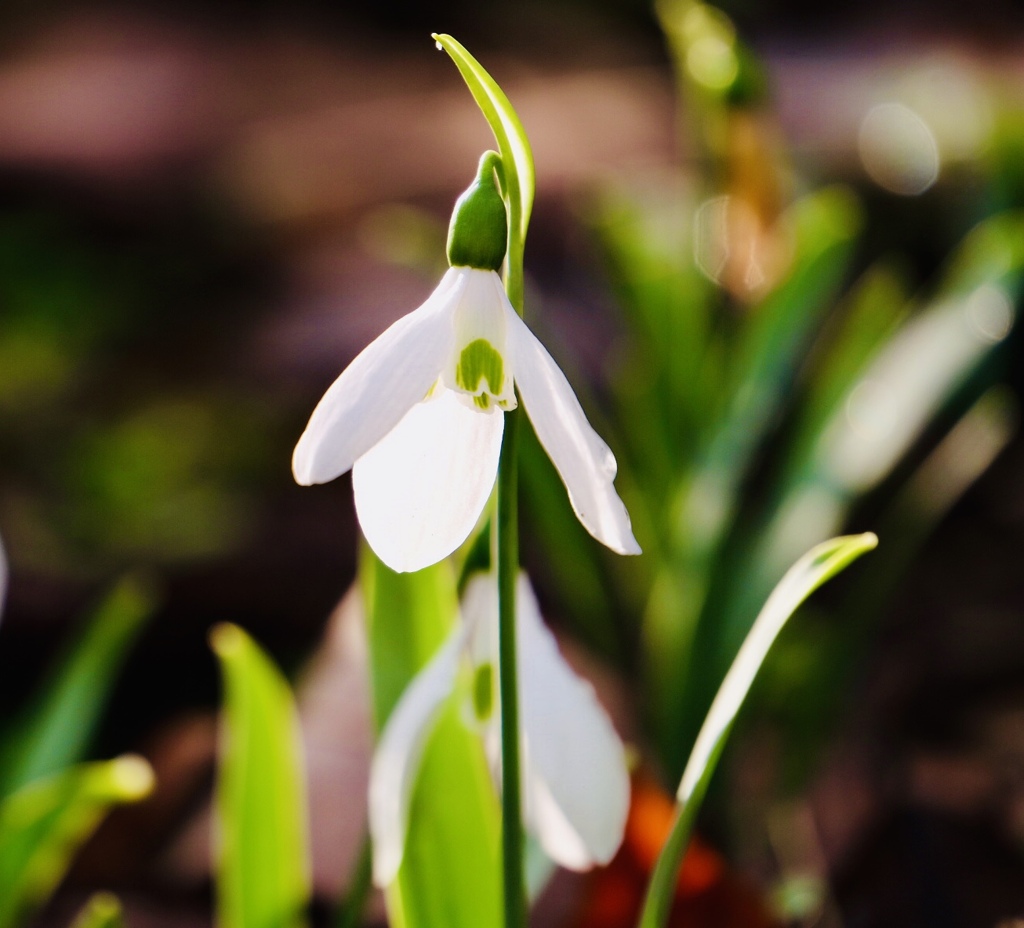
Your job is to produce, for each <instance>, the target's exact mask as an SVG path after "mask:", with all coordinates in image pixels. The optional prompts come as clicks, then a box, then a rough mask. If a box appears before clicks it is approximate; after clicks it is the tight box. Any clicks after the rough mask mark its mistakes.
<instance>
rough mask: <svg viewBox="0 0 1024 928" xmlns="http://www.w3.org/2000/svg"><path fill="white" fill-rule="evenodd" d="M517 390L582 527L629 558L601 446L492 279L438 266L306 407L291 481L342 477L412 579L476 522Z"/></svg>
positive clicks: (368, 531)
mask: <svg viewBox="0 0 1024 928" xmlns="http://www.w3.org/2000/svg"><path fill="white" fill-rule="evenodd" d="M516 388H518V391H519V396H520V397H521V399H522V401H523V405H524V406H525V408H526V412H527V414H528V415H529V417H530V421H531V422H532V423H533V427H534V430H535V431H536V433H537V437H538V439H539V440H540V443H541V444H542V445H543V447H544V449H545V450H546V451H547V453H548V455H549V456H550V458H551V460H552V461H553V462H554V465H555V467H556V468H557V470H558V473H559V474H560V475H561V478H562V480H563V482H564V483H565V486H566V489H567V490H568V493H569V500H570V502H571V503H572V507H573V509H574V510H575V512H576V515H577V516H578V518H579V520H580V522H582V523H583V525H584V527H585V528H586V529H587V531H589V532H590V534H591V535H593V536H594V537H595V538H596V539H597V540H598V541H600V542H602V543H603V544H605V545H607V546H608V547H609V548H611V549H612V550H613V551H616V552H618V553H620V554H639V553H640V546H639V545H638V544H637V542H636V539H635V538H634V537H633V532H632V529H631V528H630V522H629V515H628V513H627V512H626V507H625V506H624V505H623V503H622V500H621V499H619V496H618V494H617V493H616V492H615V487H614V486H613V481H614V479H615V473H616V464H615V458H614V456H613V455H612V452H611V450H610V449H609V448H608V446H607V445H606V444H605V443H604V441H602V440H601V437H600V436H599V435H598V434H597V433H596V432H595V431H594V429H593V428H592V426H591V425H590V423H589V422H588V421H587V418H586V415H585V414H584V412H583V409H582V407H581V406H580V403H579V401H578V400H577V399H576V395H575V393H573V390H572V387H571V386H570V385H569V382H568V380H566V378H565V375H564V374H563V373H562V371H561V369H560V368H559V367H558V365H557V364H556V363H555V362H554V360H553V359H552V358H551V355H550V354H548V352H547V351H546V350H545V348H544V346H543V345H542V344H541V343H540V342H539V341H538V340H537V338H536V337H535V336H534V335H533V333H532V332H531V331H530V330H529V329H528V328H527V326H526V324H525V323H524V322H523V320H522V319H521V318H520V317H519V315H518V314H517V313H516V311H515V310H514V309H513V308H512V305H511V304H510V303H509V301H508V297H507V296H506V295H505V290H504V287H503V286H502V283H501V279H500V278H499V277H498V275H497V273H495V272H494V271H492V270H484V269H480V268H471V267H464V266H455V267H451V268H449V270H448V272H447V273H446V274H445V275H444V277H443V278H442V280H441V283H440V284H439V285H438V287H437V289H436V290H435V291H434V292H433V293H432V294H431V295H430V297H429V298H428V299H427V301H426V302H425V303H424V304H423V305H422V306H420V307H419V308H418V309H416V310H415V311H413V312H411V313H409V314H408V315H407V316H404V317H403V318H401V319H399V320H398V321H397V322H396V323H394V325H392V326H391V327H390V328H389V329H387V330H386V331H385V332H384V333H383V334H382V335H380V336H379V337H378V338H377V339H376V340H375V341H373V342H372V343H371V344H370V345H369V346H367V347H366V348H365V349H364V350H363V351H362V352H361V353H360V354H359V355H358V356H357V357H356V359H355V360H354V361H353V362H352V363H351V364H350V365H349V366H348V367H347V368H346V369H345V371H344V372H343V373H342V374H341V376H340V377H339V378H338V379H337V380H336V381H335V382H334V384H333V385H332V386H331V387H330V389H328V391H327V393H326V394H324V397H323V399H321V400H320V403H319V404H318V405H317V407H316V409H314V410H313V415H312V417H311V418H310V420H309V424H308V425H307V426H306V430H305V432H304V433H303V434H302V437H301V438H300V439H299V442H298V444H297V445H296V447H295V453H294V455H293V458H292V470H293V472H294V474H295V479H296V481H297V482H298V483H300V484H303V485H310V484H314V483H324V482H326V481H329V480H333V479H334V478H335V477H338V476H340V475H341V474H344V473H345V472H346V471H348V470H349V469H351V470H352V482H353V487H354V490H355V500H356V513H357V515H358V517H359V524H360V526H361V527H362V529H363V533H364V534H365V536H366V539H367V541H368V542H369V543H370V546H371V547H372V548H373V550H374V551H375V552H376V553H377V555H378V556H379V557H380V559H381V560H382V561H384V563H385V564H387V565H388V566H389V567H391V568H392V569H394V570H397V571H410V570H419V569H420V568H423V567H426V566H428V565H430V564H433V563H436V562H437V561H439V560H441V559H442V558H444V557H446V556H447V555H449V554H450V553H451V552H452V551H454V550H455V549H456V548H457V547H458V546H459V545H460V544H462V542H463V541H465V540H466V538H467V537H468V536H469V533H470V532H471V531H472V530H473V527H474V526H475V524H476V522H477V520H478V518H479V517H480V514H481V512H482V511H483V508H484V505H485V503H486V501H487V498H488V496H489V495H490V492H491V489H492V487H493V485H494V479H495V475H496V474H497V469H498V456H499V452H500V450H501V437H502V430H503V425H504V416H503V410H506V409H513V408H514V407H515V406H516V393H515V389H516Z"/></svg>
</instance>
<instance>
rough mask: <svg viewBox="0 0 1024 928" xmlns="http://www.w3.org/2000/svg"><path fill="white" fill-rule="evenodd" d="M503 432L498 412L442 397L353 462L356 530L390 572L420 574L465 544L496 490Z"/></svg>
mask: <svg viewBox="0 0 1024 928" xmlns="http://www.w3.org/2000/svg"><path fill="white" fill-rule="evenodd" d="M503 428H504V418H503V414H502V413H501V411H500V410H495V409H491V410H489V411H487V412H483V411H481V410H477V409H474V408H472V407H470V406H469V405H467V404H465V403H463V402H462V401H461V400H460V399H459V397H458V395H457V394H456V393H454V392H453V391H451V390H445V389H441V390H438V391H436V392H435V394H434V395H433V396H432V397H431V398H430V399H429V400H427V401H425V402H423V403H417V404H416V405H415V406H413V407H412V409H410V410H409V411H408V412H407V413H406V415H405V417H404V418H403V419H402V420H401V422H399V423H398V425H397V426H395V428H394V429H392V430H391V432H390V433H389V434H388V435H386V436H385V437H384V438H383V439H382V440H381V441H379V442H378V443H377V444H376V445H375V446H374V447H373V448H371V449H370V450H369V451H368V452H367V453H366V454H364V455H363V456H362V457H361V458H360V459H359V460H358V461H357V462H356V464H355V467H354V468H353V471H352V485H353V487H354V489H355V497H356V514H357V515H358V517H359V524H360V526H361V527H362V529H363V534H364V535H366V540H367V541H368V542H369V543H370V547H371V548H373V550H374V551H375V552H376V554H377V556H378V557H379V558H380V559H381V560H382V561H383V562H384V563H385V564H387V565H388V567H390V568H391V569H392V570H396V571H411V570H420V569H421V568H423V567H427V566H429V565H430V564H434V563H436V562H437V561H440V560H441V559H442V558H444V557H447V556H448V555H449V554H451V553H452V551H454V550H455V549H456V548H457V547H458V546H459V545H460V544H462V542H464V541H465V540H466V538H467V537H468V536H469V533H470V532H471V531H472V530H473V526H474V525H475V524H476V521H477V519H478V518H479V517H480V513H481V512H483V508H484V505H485V503H486V502H487V498H488V496H490V493H491V489H492V487H493V486H494V478H495V475H496V474H497V472H498V456H499V454H500V453H501V435H502V431H503Z"/></svg>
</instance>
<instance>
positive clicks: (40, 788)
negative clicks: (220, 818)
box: [0, 756, 153, 928]
mask: <svg viewBox="0 0 1024 928" xmlns="http://www.w3.org/2000/svg"><path fill="white" fill-rule="evenodd" d="M152 787H153V772H152V770H151V769H150V766H149V764H147V763H146V762H145V761H144V760H143V759H142V758H140V757H132V756H125V757H119V758H117V759H116V760H112V761H103V762H100V763H91V764H82V765H80V766H77V767H72V768H71V769H70V770H64V771H62V772H61V773H58V774H55V775H54V776H51V777H48V778H46V779H44V780H37V781H35V782H34V783H30V784H29V785H28V786H25V787H22V788H21V789H19V790H18V791H17V792H16V793H12V794H11V795H10V796H8V797H7V798H6V799H4V800H3V803H0V928H13V926H15V925H18V924H20V923H22V922H23V921H24V920H25V919H26V918H27V917H28V916H29V915H30V914H31V913H32V912H33V911H34V910H35V909H37V908H38V907H39V906H40V905H42V904H43V903H44V902H45V901H46V900H47V899H48V898H49V896H50V894H51V893H52V892H53V890H54V889H55V888H56V887H57V884H58V883H60V881H61V879H62V877H63V876H64V873H65V872H66V871H67V868H68V865H69V864H70V862H71V859H72V857H73V856H74V854H75V852H76V851H77V850H78V848H79V847H80V846H81V845H82V844H83V843H84V841H85V840H86V839H87V838H88V837H89V836H90V835H91V834H92V832H93V831H94V829H95V828H96V826H97V825H98V824H99V822H100V820H101V819H102V818H103V816H104V815H106V813H107V811H108V810H109V809H110V808H111V807H112V806H116V805H119V804H121V803H126V802H136V801H138V800H139V799H142V798H144V797H145V796H147V795H148V794H149V792H150V790H151V789H152Z"/></svg>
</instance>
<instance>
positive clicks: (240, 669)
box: [210, 625, 310, 928]
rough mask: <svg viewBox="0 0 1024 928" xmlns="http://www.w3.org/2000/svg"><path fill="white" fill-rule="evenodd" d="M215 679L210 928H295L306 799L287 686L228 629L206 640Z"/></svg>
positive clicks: (301, 918)
mask: <svg viewBox="0 0 1024 928" xmlns="http://www.w3.org/2000/svg"><path fill="white" fill-rule="evenodd" d="M210 642H211V646H212V647H213V650H214V652H215V653H216V655H217V657H218V658H219V659H220V664H221V671H222V674H223V679H224V729H223V734H222V739H221V756H220V765H219V771H218V778H217V796H216V808H217V818H218V834H219V841H220V846H219V849H218V853H217V863H216V869H217V872H216V884H217V924H218V926H219V928H300V926H303V925H305V924H306V920H305V912H306V906H307V905H308V903H309V895H310V872H309V856H308V840H307V832H306V827H307V826H306V797H305V785H304V780H303V765H302V751H301V742H300V733H299V721H298V715H297V713H296V710H295V703H294V700H293V698H292V693H291V689H290V688H289V686H288V683H287V681H286V680H285V678H284V677H283V676H282V675H281V672H280V671H279V670H278V669H277V667H275V666H274V664H273V663H272V662H271V660H270V659H269V658H268V657H267V655H266V654H265V653H264V652H263V651H262V650H261V649H260V647H259V646H258V645H257V644H256V643H255V642H254V641H253V640H252V638H250V637H249V636H248V635H247V634H246V633H245V632H244V631H242V629H240V628H239V627H238V626H236V625H219V626H217V627H216V628H215V629H214V630H213V632H212V633H211V635H210Z"/></svg>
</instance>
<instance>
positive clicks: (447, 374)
mask: <svg viewBox="0 0 1024 928" xmlns="http://www.w3.org/2000/svg"><path fill="white" fill-rule="evenodd" d="M509 312H512V313H514V312H515V310H513V309H512V305H511V304H510V303H509V301H508V295H507V294H506V293H505V288H504V286H503V285H502V283H501V278H500V277H499V276H498V275H497V274H496V273H495V272H494V271H483V270H479V269H475V268H467V269H466V286H465V288H464V289H463V290H462V292H461V294H460V296H459V300H458V303H457V304H456V306H455V308H454V309H453V311H452V327H453V330H454V332H455V343H454V349H453V351H452V354H451V357H450V358H449V362H448V365H447V367H446V369H445V371H444V374H443V377H444V382H445V385H446V386H448V387H449V388H450V389H453V390H463V391H464V392H467V393H469V394H470V395H477V396H479V395H481V394H483V395H484V396H486V397H488V399H489V401H491V402H494V403H496V404H497V405H499V406H501V407H502V409H515V407H516V394H515V389H514V387H513V380H512V364H511V359H510V358H509V357H508V350H507V343H508V313H509ZM478 340H482V341H484V342H486V343H487V344H489V345H490V346H491V347H492V348H493V349H494V351H495V353H496V354H497V355H498V357H500V358H501V360H502V362H503V363H502V375H501V378H500V381H499V383H497V384H494V383H490V382H488V381H484V382H481V383H472V384H470V385H469V386H468V388H467V386H466V385H465V384H460V383H459V376H458V373H457V371H458V369H459V366H460V363H461V359H462V351H463V349H464V348H466V347H467V346H468V345H470V344H471V343H472V342H476V341H478Z"/></svg>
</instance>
